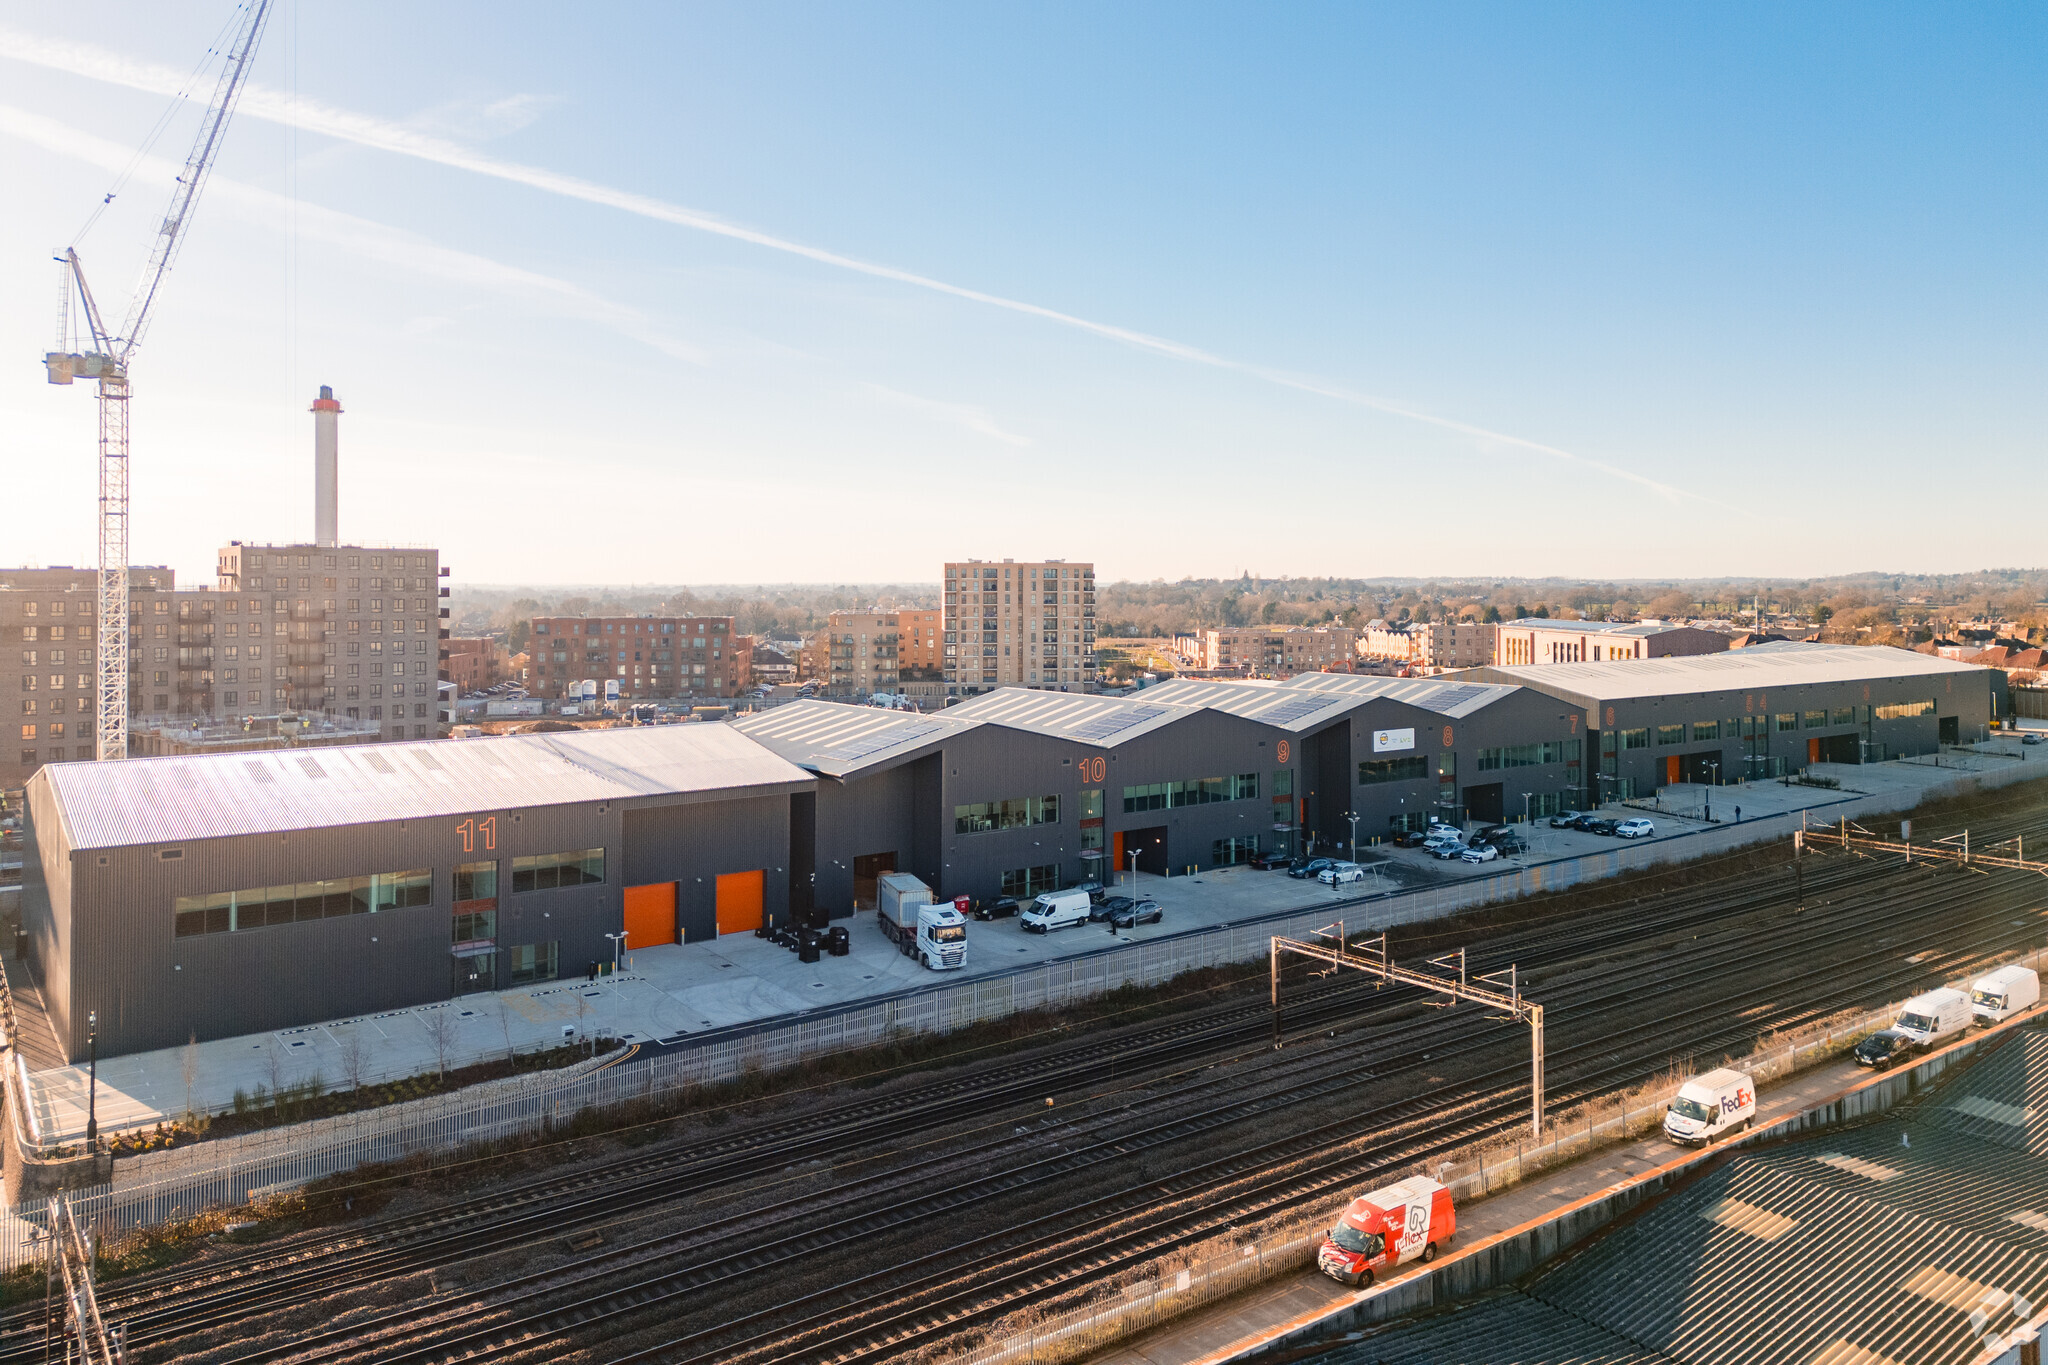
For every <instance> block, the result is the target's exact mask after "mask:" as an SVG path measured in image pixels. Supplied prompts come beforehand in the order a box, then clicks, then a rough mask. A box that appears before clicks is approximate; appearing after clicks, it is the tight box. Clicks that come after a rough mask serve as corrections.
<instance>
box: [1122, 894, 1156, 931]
mask: <svg viewBox="0 0 2048 1365" xmlns="http://www.w3.org/2000/svg"><path fill="white" fill-rule="evenodd" d="M1119 899H1121V898H1119ZM1165 918H1166V912H1165V911H1164V910H1161V909H1160V908H1159V902H1158V901H1155V900H1141V901H1138V902H1136V903H1135V904H1127V908H1125V909H1122V910H1119V911H1117V912H1116V913H1115V914H1114V915H1112V916H1110V919H1109V922H1110V924H1112V925H1113V926H1115V927H1116V928H1118V929H1134V928H1136V927H1137V926H1138V925H1140V924H1157V923H1159V921H1161V920H1162V919H1165Z"/></svg>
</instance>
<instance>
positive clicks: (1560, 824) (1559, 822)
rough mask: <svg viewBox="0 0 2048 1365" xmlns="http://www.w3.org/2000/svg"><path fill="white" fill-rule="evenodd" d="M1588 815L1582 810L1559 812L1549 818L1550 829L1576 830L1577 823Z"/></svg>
mask: <svg viewBox="0 0 2048 1365" xmlns="http://www.w3.org/2000/svg"><path fill="white" fill-rule="evenodd" d="M1588 814H1589V812H1587V811H1582V810H1561V811H1559V812H1558V813H1557V814H1555V815H1553V816H1551V817H1550V827H1551V828H1552V829H1577V828H1578V827H1579V821H1581V820H1584V819H1585V818H1586V817H1587V815H1588Z"/></svg>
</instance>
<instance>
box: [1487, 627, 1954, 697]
mask: <svg viewBox="0 0 2048 1365" xmlns="http://www.w3.org/2000/svg"><path fill="white" fill-rule="evenodd" d="M1958 673H1964V674H1974V675H1976V676H1978V677H1988V676H1989V674H1988V673H1987V672H1986V670H1984V669H1981V668H1978V667H1975V666H1974V665H1971V664H1965V663H1957V662H1955V661H1954V660H1952V659H1940V658H1936V657H1934V656H1933V655H1930V654H1916V653H1914V652H1913V651H1912V650H1910V649H1894V648H1892V647H1890V646H1889V645H1818V644H1806V643H1804V642H1800V641H1793V640H1783V641H1778V642H1775V643H1772V644H1767V645H1752V646H1750V647H1749V648H1748V649H1732V650H1729V651H1728V652H1727V653H1725V654H1696V655H1690V656H1684V657H1680V658H1660V659H1619V660H1610V661H1608V662H1605V663H1582V664H1529V665H1518V666H1512V667H1510V666H1505V665H1501V664H1490V665H1488V666H1487V667H1485V668H1474V669H1469V670H1467V671H1466V672H1464V673H1462V674H1459V675H1458V676H1459V677H1461V678H1469V679H1473V680H1483V681H1486V682H1493V683H1519V684H1521V685H1522V686H1525V687H1533V688H1535V689H1537V690H1538V691H1541V692H1547V693H1549V694H1551V695H1552V696H1559V697H1570V698H1572V699H1574V700H1583V701H1586V702H1587V703H1592V702H1603V701H1631V700H1635V699H1638V698H1642V697H1661V696H1672V695H1678V696H1689V695H1692V694H1695V693H1699V692H1739V691H1741V690H1743V689H1745V688H1751V687H1796V686H1799V685H1801V684H1813V683H1842V682H1881V681H1887V680H1891V679H1900V678H1932V677H1943V676H1947V677H1953V676H1954V675H1956V674H1958Z"/></svg>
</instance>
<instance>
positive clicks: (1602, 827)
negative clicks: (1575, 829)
mask: <svg viewBox="0 0 2048 1365" xmlns="http://www.w3.org/2000/svg"><path fill="white" fill-rule="evenodd" d="M1619 823H1620V821H1618V820H1588V821H1587V822H1586V823H1585V824H1583V825H1580V826H1579V828H1580V829H1582V830H1584V831H1586V833H1588V834H1605V835H1607V836H1609V837H1610V838H1611V837H1613V834H1614V827H1615V826H1616V825H1617V824H1619Z"/></svg>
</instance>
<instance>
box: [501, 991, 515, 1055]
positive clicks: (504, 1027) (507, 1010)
mask: <svg viewBox="0 0 2048 1365" xmlns="http://www.w3.org/2000/svg"><path fill="white" fill-rule="evenodd" d="M498 1030H499V1032H501V1033H503V1034H504V1035H505V1065H507V1066H510V1065H511V1064H512V1007H511V1006H510V1005H508V1004H506V1003H505V999H504V997H503V996H500V997H499V998H498Z"/></svg>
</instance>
